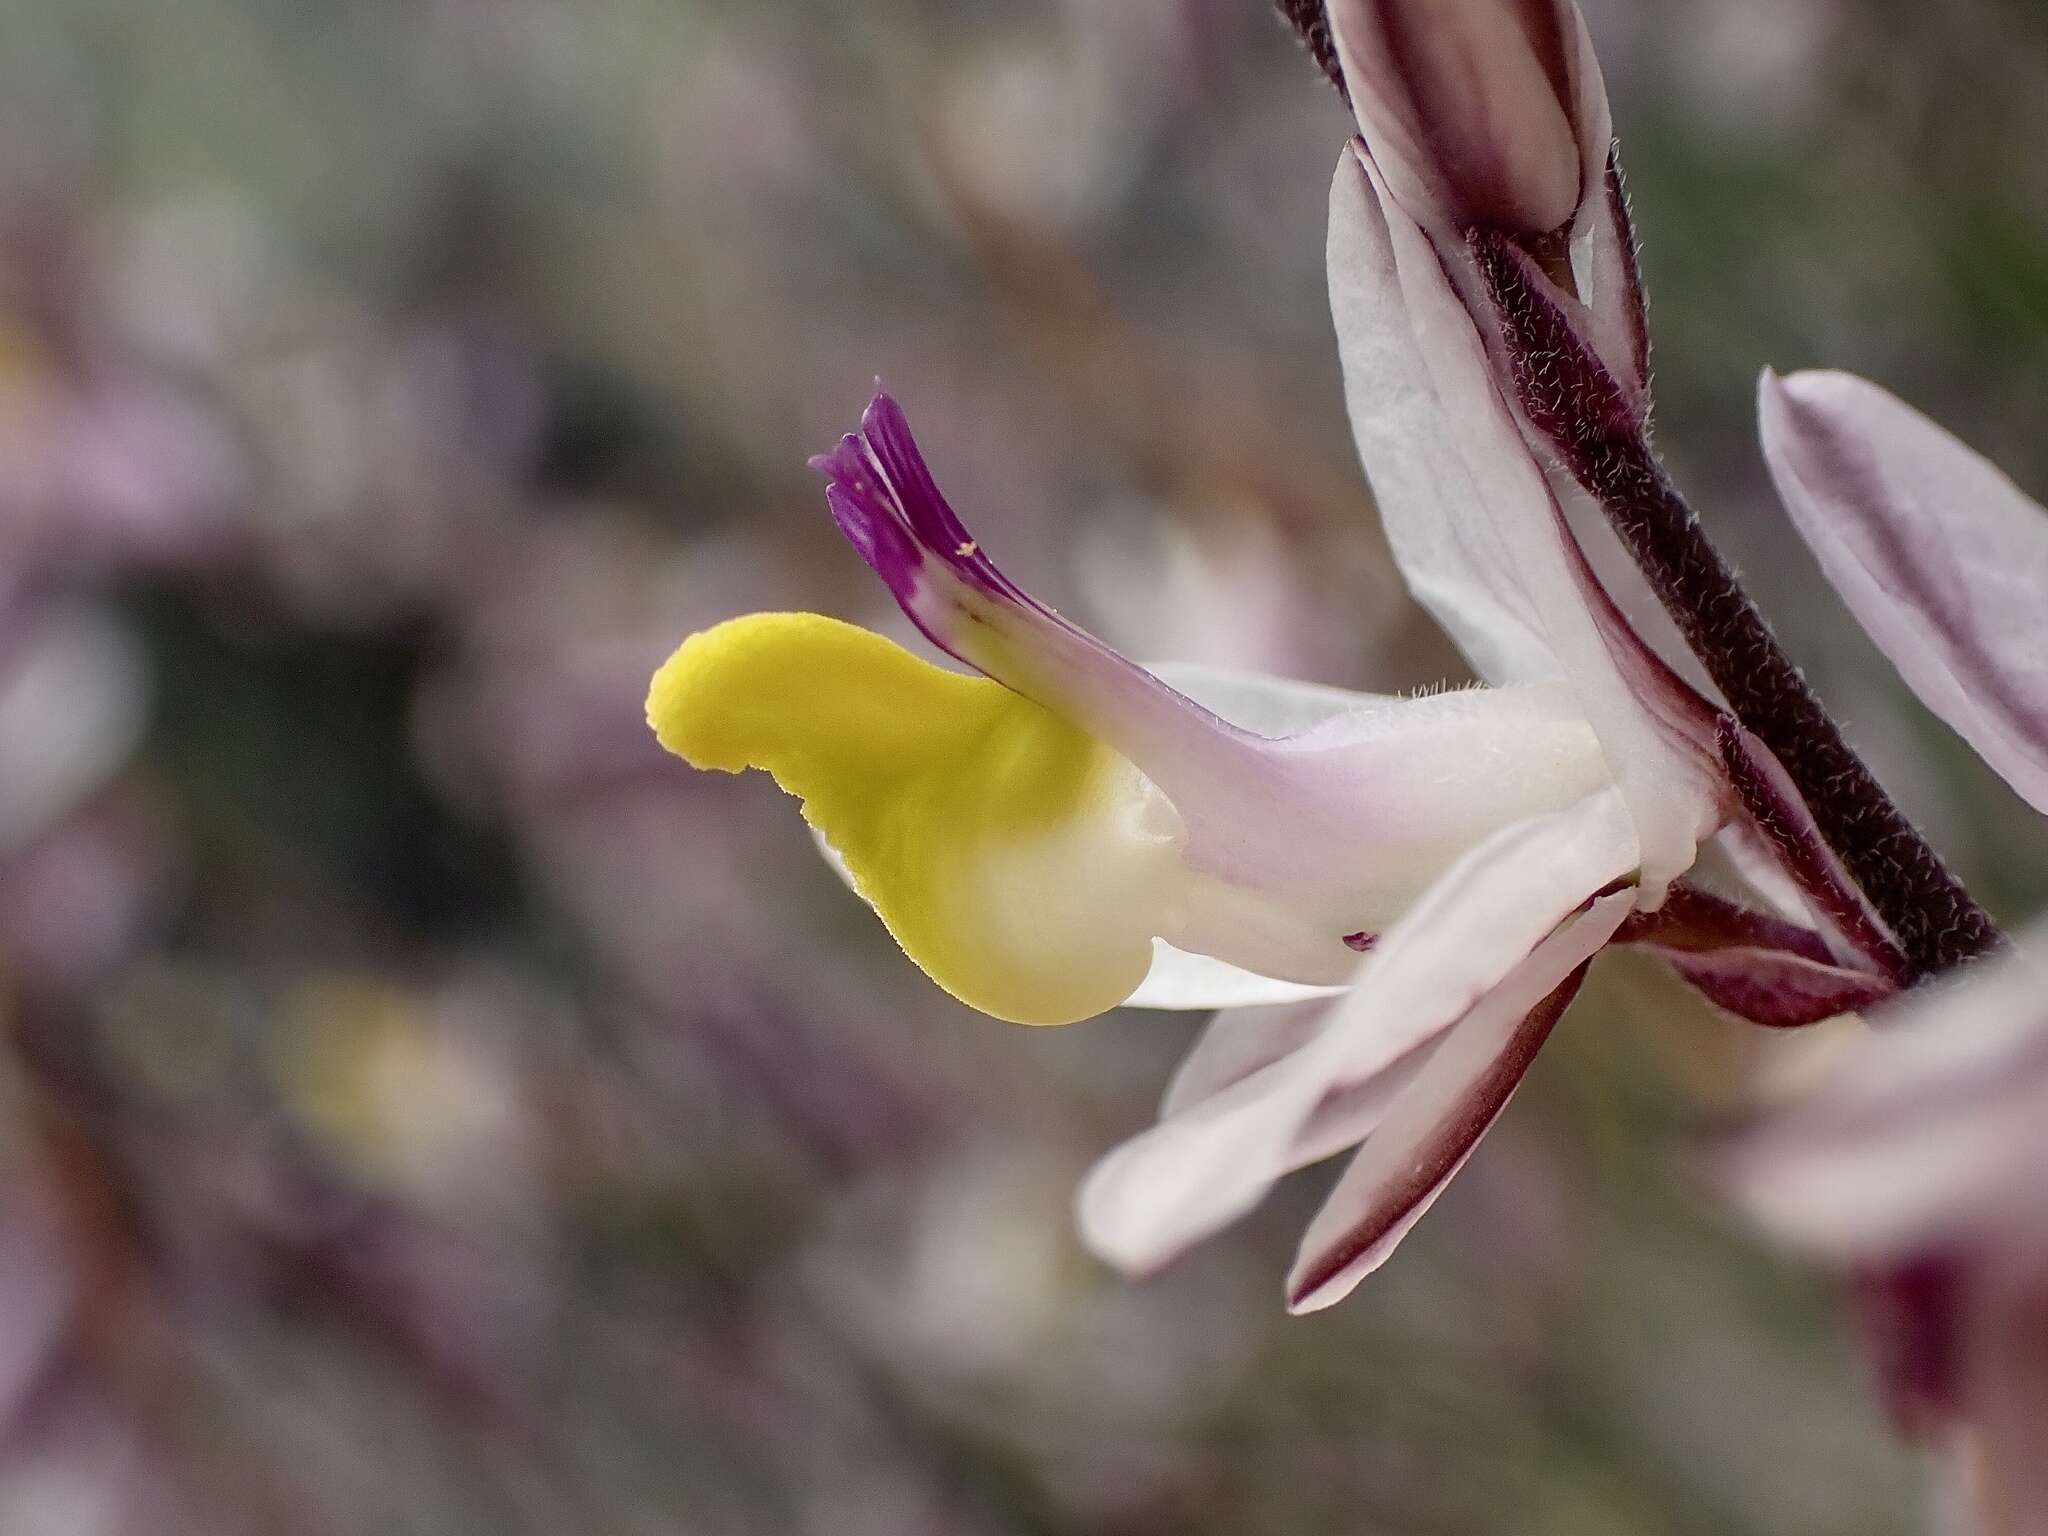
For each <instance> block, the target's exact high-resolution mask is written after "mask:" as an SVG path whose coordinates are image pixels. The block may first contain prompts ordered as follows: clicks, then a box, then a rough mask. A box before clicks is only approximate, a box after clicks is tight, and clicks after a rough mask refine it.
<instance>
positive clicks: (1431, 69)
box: [1327, 0, 1608, 236]
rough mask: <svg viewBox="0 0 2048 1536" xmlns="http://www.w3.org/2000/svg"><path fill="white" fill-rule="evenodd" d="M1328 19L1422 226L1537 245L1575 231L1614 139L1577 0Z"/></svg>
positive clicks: (1348, 11)
mask: <svg viewBox="0 0 2048 1536" xmlns="http://www.w3.org/2000/svg"><path fill="white" fill-rule="evenodd" d="M1327 9H1328V15H1329V21H1330V25H1331V29H1332V31H1333V32H1334V34H1335V39H1336V46H1337V54H1338V58H1339V60H1340V61H1341V63H1342V66H1343V71H1344V81H1345V84H1346V86H1347V87H1348V88H1349V90H1350V94H1351V103H1352V107H1353V109H1354V110H1355V111H1356V112H1357V114H1358V122H1359V127H1360V128H1361V130H1362V131H1363V132H1364V135H1365V141H1366V144H1367V146H1368V147H1369V148H1370V149H1371V151H1372V154H1373V158H1374V159H1375V160H1376V161H1377V162H1378V164H1379V166H1380V168H1381V170H1382V171H1383V172H1384V173H1385V175H1386V179H1387V185H1388V190H1389V191H1391V192H1392V193H1393V195H1394V197H1395V198H1396V199H1397V200H1398V201H1400V202H1401V203H1402V204H1403V205H1404V206H1405V207H1406V208H1407V210H1408V212H1409V214H1410V215H1411V216H1412V217H1413V218H1414V219H1415V220H1416V222H1417V223H1419V224H1421V225H1422V226H1423V227H1424V228H1426V229H1430V230H1432V231H1433V232H1435V233H1439V234H1441V233H1443V232H1445V230H1446V229H1449V228H1454V229H1457V230H1460V231H1464V230H1469V229H1472V228H1474V227H1483V228H1491V229H1498V230H1501V231H1503V232H1506V233H1508V234H1511V235H1521V236H1529V235H1545V234H1549V233H1551V232H1553V231H1555V230H1557V229H1559V228H1561V227H1562V226H1563V225H1565V224H1568V223H1570V222H1571V221H1572V219H1573V217H1574V216H1575V215H1576V214H1577V212H1578V209H1579V204H1580V202H1581V200H1582V199H1583V197H1584V196H1585V194H1586V192H1587V191H1588V190H1589V189H1590V188H1589V182H1590V180H1591V176H1590V175H1589V166H1590V167H1592V168H1593V170H1592V175H1597V173H1598V172H1597V168H1598V166H1599V165H1600V164H1601V162H1602V161H1604V159H1605V156H1606V152H1607V144H1606V139H1607V134H1608V118H1607V112H1606V101H1605V97H1604V95H1603V94H1602V92H1601V89H1600V86H1599V83H1598V73H1597V67H1596V66H1594V65H1593V63H1592V59H1591V53H1590V50H1589V49H1587V48H1586V46H1585V41H1584V39H1585V29H1584V24H1583V23H1582V22H1581V21H1580V19H1579V15H1578V12H1577V9H1576V7H1575V6H1574V5H1573V4H1572V0H1328V4H1327ZM1588 83H1590V85H1591V90H1590V92H1589V91H1587V90H1586V89H1585V87H1586V86H1587V84H1588Z"/></svg>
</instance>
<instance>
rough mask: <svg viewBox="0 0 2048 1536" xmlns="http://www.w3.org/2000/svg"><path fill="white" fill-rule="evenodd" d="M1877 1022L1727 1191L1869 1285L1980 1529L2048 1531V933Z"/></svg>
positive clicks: (1771, 1227)
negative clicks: (2047, 1184)
mask: <svg viewBox="0 0 2048 1536" xmlns="http://www.w3.org/2000/svg"><path fill="white" fill-rule="evenodd" d="M1872 1022H1873V1025H1874V1026H1875V1027H1873V1029H1872V1030H1871V1031H1870V1032H1869V1033H1867V1034H1865V1035H1862V1036H1861V1037H1860V1038H1858V1039H1856V1040H1855V1041H1854V1042H1853V1043H1851V1044H1850V1045H1848V1046H1847V1047H1845V1048H1844V1049H1843V1051H1842V1053H1841V1056H1840V1058H1839V1059H1838V1061H1837V1064H1836V1066H1835V1068H1834V1070H1833V1071H1832V1072H1831V1073H1830V1074H1829V1075H1828V1076H1827V1077H1826V1078H1825V1079H1824V1081H1823V1082H1822V1083H1821V1084H1820V1086H1819V1087H1818V1089H1817V1090H1816V1091H1815V1092H1813V1093H1812V1094H1811V1095H1810V1096H1808V1097H1807V1098H1806V1099H1804V1100H1803V1101H1802V1102H1800V1103H1798V1104H1797V1105H1795V1106H1793V1107H1790V1108H1789V1109H1787V1110H1785V1111H1783V1112H1781V1113H1779V1114H1777V1115H1775V1116H1772V1117H1768V1118H1766V1119H1764V1120H1763V1121H1761V1122H1760V1123H1759V1124H1758V1125H1757V1126H1755V1127H1754V1128H1753V1129H1752V1130H1751V1131H1750V1132H1749V1133H1748V1134H1747V1135H1746V1136H1744V1137H1743V1138H1741V1139H1740V1140H1739V1141H1738V1142H1737V1143H1736V1144H1735V1145H1734V1147H1733V1148H1732V1149H1731V1151H1730V1152H1729V1153H1728V1155H1727V1159H1726V1169H1725V1172H1726V1177H1727V1181H1728V1184H1729V1186H1730V1189H1731V1192H1732V1193H1733V1195H1734V1197H1735V1198H1736V1200H1737V1201H1738V1202H1739V1203H1740V1204H1741V1205H1743V1206H1744V1207H1745V1208H1746V1209H1747V1210H1748V1211H1749V1212H1750V1213H1751V1214H1752V1215H1753V1216H1755V1218H1756V1219H1757V1220H1758V1221H1759V1222H1760V1223H1761V1224H1762V1225H1763V1226H1764V1228H1765V1229H1766V1230H1767V1231H1768V1232H1770V1233H1771V1234H1773V1235H1774V1236H1776V1237H1778V1238H1779V1239H1781V1240H1782V1241H1784V1242H1785V1243H1787V1244H1788V1245H1789V1246H1791V1247H1793V1248H1795V1249H1797V1250H1799V1251H1801V1252H1805V1253H1808V1254H1812V1255H1815V1256H1817V1257H1820V1258H1823V1259H1826V1260H1828V1261H1831V1262H1833V1263H1835V1264H1837V1265H1840V1266H1841V1267H1843V1268H1844V1269H1846V1270H1848V1271H1850V1272H1852V1273H1853V1274H1855V1275H1857V1276H1858V1277H1859V1279H1860V1282H1861V1290H1862V1293H1863V1295H1864V1297H1865V1299H1866V1301H1867V1302H1868V1303H1869V1304H1870V1305H1869V1306H1868V1308H1867V1321H1868V1323H1869V1325H1870V1328H1869V1331H1870V1333H1871V1335H1872V1343H1873V1345H1874V1346H1875V1349H1876V1352H1877V1355H1878V1358H1879V1362H1880V1364H1881V1366H1882V1368H1883V1370H1884V1374H1885V1377H1886V1386H1887V1388H1888V1391H1889V1396H1890V1399H1891V1402H1892V1406H1893V1408H1894V1410H1895V1415H1896V1417H1897V1418H1898V1419H1899V1420H1900V1422H1901V1425H1902V1427H1904V1428H1905V1429H1907V1430H1908V1431H1910V1432H1912V1433H1915V1434H1916V1435H1918V1436H1920V1437H1922V1438H1925V1439H1928V1440H1930V1441H1932V1442H1934V1443H1935V1444H1937V1445H1939V1446H1941V1447H1942V1448H1943V1449H1945V1450H1946V1451H1947V1452H1948V1453H1949V1457H1950V1460H1951V1463H1952V1467H1953V1471H1954V1473H1955V1474H1956V1483H1957V1487H1956V1489H1955V1494H1956V1497H1957V1498H1958V1499H1959V1500H1960V1501H1961V1502H1963V1503H1965V1504H1966V1505H1968V1506H1971V1509H1970V1511H1969V1512H1970V1514H1971V1515H1972V1516H1973V1518H1974V1519H1975V1521H1976V1522H1977V1527H1976V1528H1978V1529H1981V1530H1983V1531H1985V1532H1986V1533H1999V1536H2017V1533H2021V1532H2040V1531H2048V1463H2044V1462H2043V1460H2042V1458H2041V1454H2040V1453H2041V1433H2042V1427H2043V1425H2048V1198H2044V1195H2043V1190H2042V1185H2041V1169H2042V1167H2043V1166H2044V1164H2048V1114H2044V1113H2043V1107H2044V1105H2048V926H2037V927H2036V928H2035V929H2033V930H2032V931H2031V932H2030V933H2028V934H2026V935H2024V936H2022V937H2021V938H2020V939H2019V940H2017V941H2016V942H2015V943H2014V945H2013V946H2012V948H2011V949H2010V950H2008V951H2007V952H2006V953H2005V954H2003V955H2001V956H1999V957H1998V958H1996V959H1993V960H1988V961H1983V962H1980V963H1979V964H1977V965H1975V966H1971V967H1969V968H1966V969H1965V970H1962V971H1960V972H1954V973H1951V974H1950V975H1949V976H1948V977H1946V978H1944V979H1943V980H1941V981H1939V982H1936V983H1934V984H1932V985H1930V986H1928V987H1926V988H1924V989H1922V990H1920V991H1917V992H1915V993H1913V994H1912V995H1911V997H1910V1000H1908V1001H1903V1002H1901V1003H1900V1004H1899V1005H1897V1006H1895V1007H1894V1008H1892V1009H1891V1010H1889V1011H1887V1012H1886V1013H1882V1014H1880V1015H1878V1016H1877V1017H1876V1018H1874V1019H1873V1021H1872Z"/></svg>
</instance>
